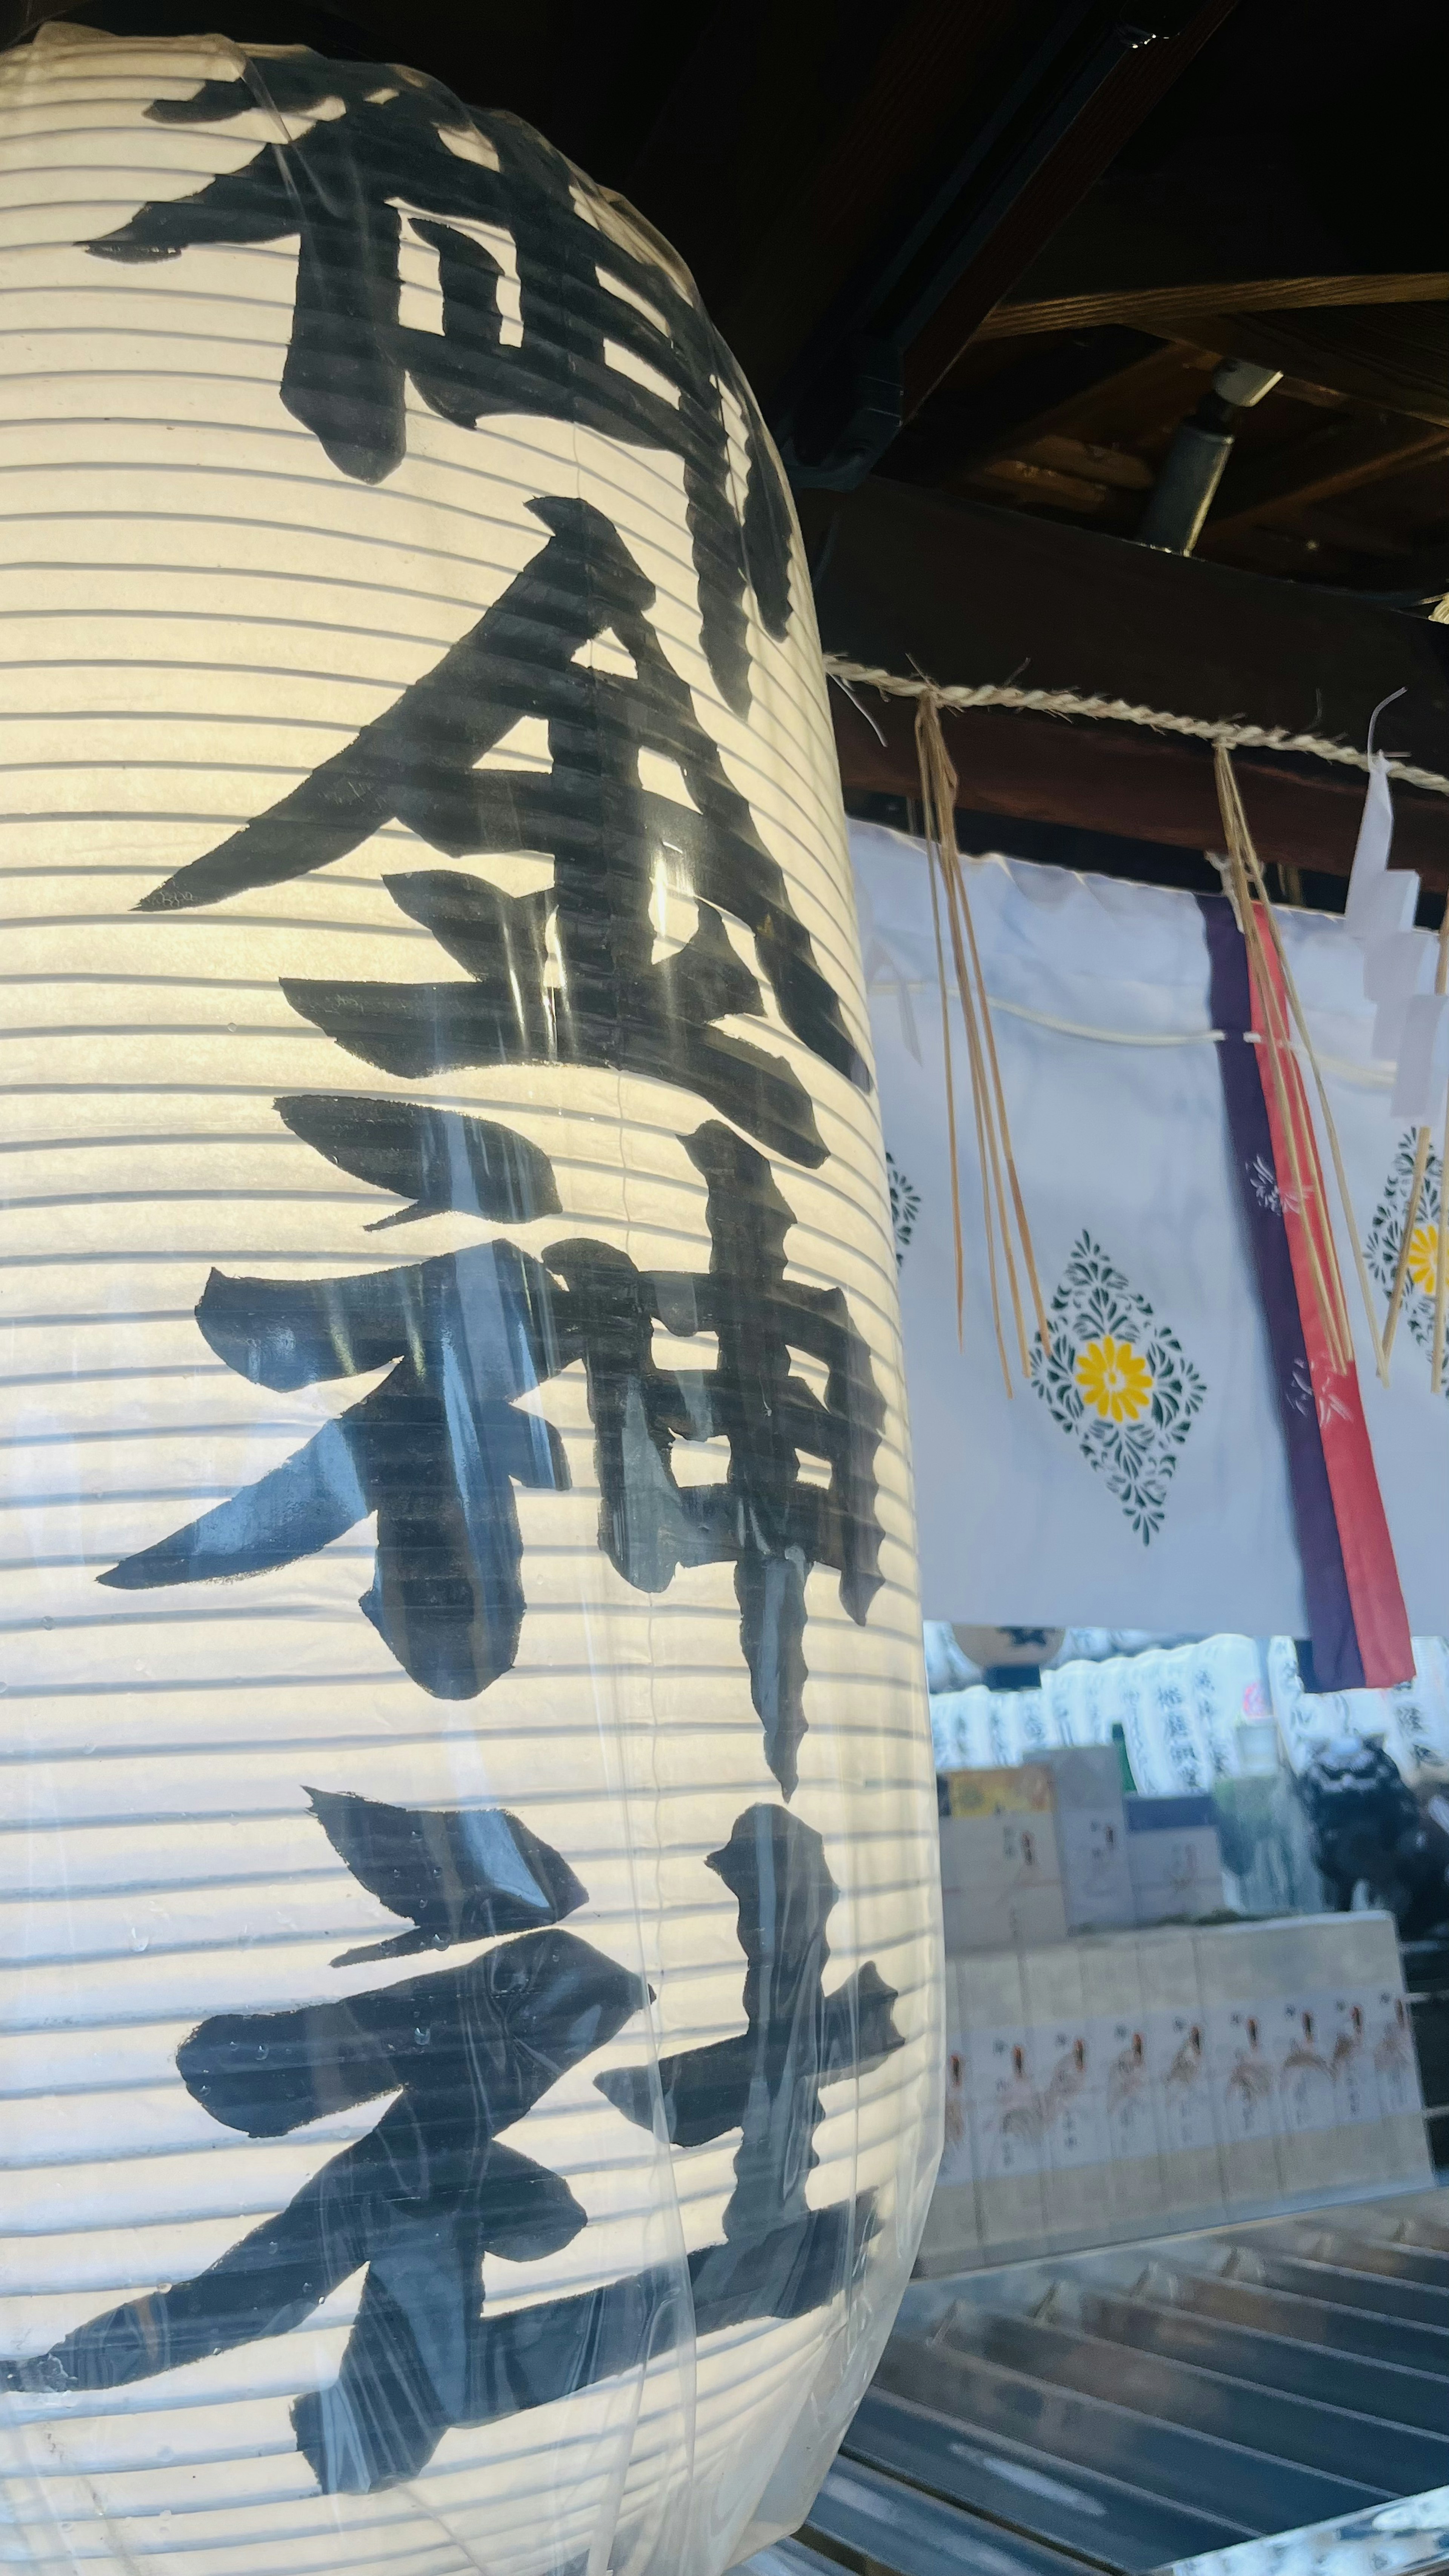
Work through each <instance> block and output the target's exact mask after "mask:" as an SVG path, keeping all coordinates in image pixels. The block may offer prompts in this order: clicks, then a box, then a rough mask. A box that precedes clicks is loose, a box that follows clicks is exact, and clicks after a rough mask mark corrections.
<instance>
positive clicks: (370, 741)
mask: <svg viewBox="0 0 1449 2576" xmlns="http://www.w3.org/2000/svg"><path fill="white" fill-rule="evenodd" d="M530 506H531V508H532V509H533V511H534V514H535V516H536V517H538V518H539V519H540V520H541V521H542V522H543V523H544V525H545V526H546V527H547V528H548V529H549V530H550V531H551V536H550V542H549V543H548V544H547V545H545V546H544V547H543V548H542V549H541V551H540V552H539V553H538V554H537V555H535V556H534V558H533V560H532V561H531V562H530V563H529V564H528V565H527V566H526V567H525V568H524V570H523V571H522V572H521V573H520V574H519V575H518V576H517V578H516V579H515V580H514V581H513V582H511V583H510V585H509V587H508V589H507V590H506V591H505V592H504V593H503V595H502V597H501V598H500V599H499V600H497V601H496V602H495V604H494V606H493V607H492V608H490V609H489V610H487V612H486V613H485V614H484V616H483V617H481V618H480V619H479V621H478V623H477V625H476V626H474V627H473V628H472V630H471V631H470V633H468V634H467V635H465V636H464V637H463V638H462V640H461V641H460V642H459V643H457V644H455V645H454V646H453V647H452V649H451V651H449V652H448V653H446V654H445V655H444V656H443V659H442V660H441V661H440V662H439V663H438V664H437V665H436V666H435V668H434V669H433V670H431V671H429V672H427V673H426V674H425V675H424V677H423V678H422V679H420V680H416V681H414V683H413V684H412V686H411V687H410V688H407V689H405V690H404V691H403V693H402V695H401V696H400V697H399V698H398V699H397V701H396V703H395V704H394V705H393V706H391V707H390V708H389V709H388V710H387V712H386V713H385V714H384V715H381V716H379V717H378V718H377V719H376V721H375V722H374V723H373V724H371V725H369V726H368V727H367V728H366V730H365V731H364V732H362V733H360V734H359V735H357V737H356V738H355V740H354V741H352V742H350V743H349V744H348V745H347V746H346V747H345V749H343V750H342V751H339V752H337V753H336V754H334V756H333V757H332V758H331V759H330V760H327V761H324V762H323V763H322V764H321V766H320V767H319V768H318V769H316V770H314V771H313V772H312V774H311V776H310V777H309V778H307V779H305V780H304V781H303V783H302V784H301V786H300V787H297V788H294V789H293V790H292V791H291V792H290V793H289V794H288V795H286V796H284V797H282V798H281V799H280V801H279V802H278V803H277V804H275V805H273V806H271V807H269V808H268V810H267V811H266V812H265V813H263V814H259V815H257V816H256V817H255V818H254V820H253V821H251V822H250V823H247V824H246V825H244V827H243V828H242V830H241V831H239V832H236V833H233V834H232V835H231V837H230V838H229V839H228V840H226V841H223V842H222V843H221V844H220V845H219V846H218V847H217V848H216V849H214V850H211V851H209V852H208V853H207V854H206V855H205V856H204V857H203V858H199V859H196V860H194V861H192V863H191V864H190V865H189V866H187V867H184V868H181V869H179V870H178V871H177V873H176V874H175V875H174V876H172V877H169V878H168V879H167V880H166V882H165V883H164V884H163V885H161V886H158V887H157V888H156V889H155V891H154V892H153V893H151V894H149V895H147V896H146V897H145V898H144V901H143V903H142V906H141V909H142V910H143V911H178V910H189V909H191V908H192V907H194V906H197V905H201V904H210V903H217V902H220V901H222V900H223V899H224V898H225V897H227V896H229V895H235V894H239V893H242V892H245V891H247V890H249V889H251V888H254V887H258V886H267V885H277V884H281V883H283V882H284V881H286V880H287V879H289V878H293V877H298V876H303V875H306V874H308V873H309V872H310V871H312V870H313V869H316V868H321V867H325V866H326V865H327V864H328V863H329V862H330V861H332V860H335V859H338V858H340V857H342V856H343V855H344V854H345V853H347V852H348V851H350V850H354V849H356V848H357V847H358V845H359V844H360V843H361V842H363V841H365V840H366V839H367V838H368V837H369V836H370V835H371V834H372V833H374V832H377V831H379V830H380V829H381V828H382V827H383V826H384V825H385V824H387V823H390V822H394V821H401V822H403V823H405V824H406V825H407V826H408V827H409V828H410V829H411V830H412V831H414V832H415V833H416V834H417V835H418V837H419V839H420V840H423V841H426V842H427V843H428V844H429V846H430V847H431V848H433V849H436V850H440V851H443V852H445V853H446V854H447V855H448V856H449V857H451V858H458V857H462V856H464V855H468V854H478V853H483V852H493V853H499V852H508V851H515V850H536V851H545V852H548V853H550V854H551V855H552V858H553V863H554V881H553V884H552V886H551V887H549V888H546V889H544V890H543V891H541V892H539V893H536V894H527V895H513V896H508V895H503V894H500V893H499V892H498V890H497V888H496V887H494V886H493V885H491V884H489V883H488V882H487V881H486V880H485V879H483V878H480V877H474V876H467V875H464V874H462V873H460V872H457V871H454V870H450V869H429V870H423V871H415V872H409V873H407V874H405V875H398V876H389V877H387V878H386V879H385V883H386V885H387V889H388V892H389V893H390V894H391V895H392V897H393V899H394V901H395V902H396V903H397V904H398V905H399V906H400V907H401V909H402V910H403V911H404V912H405V913H406V914H407V915H408V916H409V918H410V919H412V920H414V921H417V922H420V923H421V924H423V926H424V927H425V928H427V929H428V930H429V931H430V932H431V933H432V934H433V936H434V937H435V938H436V939H437V940H438V941H439V943H440V944H441V946H442V947H444V948H445V949H446V950H447V952H448V954H449V956H450V957H452V958H454V959H456V961H457V962H458V963H459V964H460V965H462V966H463V967H465V968H466V969H467V975H468V980H467V981H466V982H460V981H458V980H456V979H454V980H452V981H448V982H442V983H411V984H387V983H380V982H369V983H358V984H350V983H339V982H326V983H323V982H318V981H305V982H304V981H296V980H284V982H283V987H282V989H283V991H284V992H285V994H286V996H287V999H288V1000H289V1002H291V1004H292V1005H293V1007H294V1008H295V1009H296V1010H298V1011H299V1012H301V1013H302V1015H303V1016H304V1017H305V1018H307V1019H309V1020H311V1021H312V1022H313V1023H314V1024H315V1026H317V1027H318V1028H320V1029H323V1030H325V1032H326V1034H327V1035H328V1036H329V1037H331V1038H333V1039H335V1040H336V1041H337V1043H338V1044H339V1045H340V1046H342V1047H344V1048H345V1049H346V1050H347V1052H348V1053H349V1054H351V1055H354V1056H357V1057H359V1058H360V1059H361V1060H362V1061H363V1062H364V1063H366V1064H370V1065H374V1066H376V1067H378V1068H379V1069H380V1070H382V1071H384V1072H388V1073H392V1074H396V1075H400V1076H403V1077H405V1078H406V1079H409V1080H417V1079H419V1078H421V1077H422V1076H424V1075H427V1074H433V1073H440V1072H449V1071H455V1070H457V1069H458V1068H459V1067H461V1066H465V1065H489V1064H521V1063H528V1064H547V1063H557V1064H575V1065H593V1066H602V1067H605V1068H607V1069H609V1070H611V1071H618V1072H627V1073H635V1074H640V1075H644V1076H647V1077H653V1078H656V1079H659V1080H662V1081H668V1082H675V1083H678V1084H681V1085H683V1086H685V1087H686V1088H688V1089H690V1090H693V1091H695V1092H697V1093H698V1094H699V1095H700V1097H701V1098H702V1099H704V1100H707V1101H708V1102H709V1104H710V1106H711V1107H712V1108H714V1109H718V1110H719V1111H720V1112H721V1113H722V1114H723V1115H724V1116H726V1117H729V1118H734V1119H736V1120H737V1121H738V1122H739V1124H740V1125H742V1126H744V1127H746V1128H747V1129H749V1130H750V1132H751V1133H752V1134H754V1135H756V1136H758V1137H759V1138H760V1140H761V1142H762V1143H763V1144H765V1145H766V1146H767V1147H768V1148H770V1149H771V1150H773V1151H777V1152H780V1153H784V1154H788V1155H790V1156H791V1157H792V1158H793V1159H795V1160H796V1161H799V1162H803V1163H810V1164H816V1163H819V1162H821V1161H822V1160H823V1159H824V1154H825V1147H824V1145H823V1143H822V1142H821V1139H820V1134H819V1130H818V1128H817V1126H816V1123H815V1116H814V1112H813V1109H812V1108H811V1104H810V1098H809V1094H808V1093H807V1092H806V1090H805V1088H804V1086H803V1084H802V1083H801V1082H800V1080H799V1078H798V1076H797V1075H796V1074H795V1072H794V1071H793V1069H792V1068H791V1066H790V1065H789V1064H788V1063H787V1062H786V1061H785V1060H784V1059H783V1058H782V1057H780V1056H777V1055H771V1054H768V1053H766V1052H765V1050H764V1049H762V1048H759V1047H756V1046H753V1045H751V1044H749V1043H748V1042H747V1041H746V1040H745V1039H743V1038H740V1037H736V1036H734V1035H733V1034H731V1033H728V1032H726V1031H723V1030H721V1029H719V1028H718V1027H717V1026H716V1025H715V1024H716V1022H718V1021H719V1020H720V1019H722V1018H724V1017H726V1016H727V1015H728V1014H730V1013H747V1014H756V1015H758V1014H759V1012H760V1010H761V994H760V987H759V985H758V983H757V981H756V979H755V977H754V975H753V974H752V973H751V971H750V969H749V968H748V967H747V966H746V965H745V964H744V962H743V961H742V960H741V959H740V958H739V957H738V956H737V955H736V954H735V951H734V949H733V947H732V946H731V944H730V941H729V939H728V937H727V935H726V932H725V929H724V924H723V921H722V919H721V915H722V914H723V913H730V914H732V915H733V916H734V917H735V919H736V920H738V921H739V922H741V923H742V924H743V926H744V927H745V929H746V930H748V931H749V932H750V933H751V934H752V936H753V941H754V949H755V955H756V957H757V959H758V961H759V964H760V967H761V969H762V971H763V973H764V975H765V977H766V979H767V980H768V982H769V985H770V987H771V990H772V992H773V994H774V997H775V1000H776V1002H777V1004H778V1006H779V1010H780V1013H781V1016H782V1018H783V1019H784V1021H785V1024H786V1026H787V1027H788V1028H789V1029H790V1030H791V1031H792V1032H793V1034H794V1035H795V1036H796V1037H797V1038H799V1039H800V1041H801V1043H802V1044H803V1045H805V1046H806V1047H808V1048H809V1049H810V1050H811V1052H812V1053H813V1054H815V1055H817V1056H818V1057H820V1058H821V1060H822V1061H823V1062H825V1063H826V1064H829V1065H831V1066H832V1067H833V1068H834V1069H835V1070H836V1071H837V1072H840V1073H842V1074H844V1075H845V1076H846V1078H847V1079H848V1080H849V1081H851V1082H852V1083H854V1084H856V1085H857V1086H859V1087H860V1088H861V1089H868V1088H869V1083H870V1077H869V1074H868V1073H867V1071H866V1067H865V1064H864V1061H863V1059H862V1058H861V1056H860V1054H859V1051H858V1050H857V1048H856V1047H855V1045H854V1043H853V1041H852V1040H851V1038H850V1037H849V1035H848V1033H847V1031H846V1028H845V1025H844V1021H843V1019H842V1016H841V1010H840V1004H839V1001H838V999H837V997H836V995H835V993H834V992H833V991H832V989H831V987H830V985H829V984H828V983H827V981H826V979H825V977H824V976H823V975H822V974H821V972H820V969H819V966H818V965H817V963H816V960H815V954H814V950H813V947H812V944H811V941H810V937H809V934H808V933H807V932H806V931H805V930H804V929H803V928H802V926H801V924H800V922H799V920H798V919H797V917H796V915H795V912H794V909H793V907H792V905H791V903H790V899H789V895H788V892H787V889H786V885H785V880H784V876H783V873H782V871H781V869H780V867H779V865H778V864H777V862H776V861H775V860H773V859H772V858H771V857H770V855H769V853H768V851H767V850H766V849H765V847H764V844H763V842H762V841H761V840H760V837H759V834H758V832H757V830H756V828H755V824H754V820H753V817H752V816H751V813H750V809H749V806H748V804H747V802H746V800H745V798H744V797H743V796H742V795H741V794H740V793H739V790H738V789H737V788H736V787H734V786H733V785H732V784H731V782H730V780H729V779H728V777H727V776H726V774H725V770H724V766H723V763H722V761H721V759H720V756H719V753H718V751H717V749H716V748H715V745H714V744H713V742H712V741H711V740H710V737H709V735H708V734H707V733H706V732H705V731H704V728H703V727H702V726H701V724H700V723H699V720H698V718H697V716H696V715H695V712H694V707H693V702H692V700H691V697H690V693H689V690H688V688H687V687H686V686H685V684H684V682H683V681H682V680H681V679H680V678H679V677H678V675H677V673H676V672H675V670H674V668H673V666H672V664H671V663H670V662H669V660H668V657H667V656H666V654H665V653H664V651H663V649H662V647H661V646H660V644H659V641H658V638H657V637H656V635H655V633H654V629H653V627H652V626H651V624H650V622H649V616H648V611H649V609H650V608H651V607H652V605H653V601H654V591H653V587H652V585H651V584H650V583H649V582H648V581H646V580H645V578H644V576H643V574H642V573H641V572H640V571H639V569H638V567H637V565H636V564H635V562H634V560H633V557H632V556H631V555H630V554H629V552H628V549H627V548H626V547H625V546H624V545H623V544H622V542H621V540H620V538H619V536H618V534H617V532H616V531H615V529H614V528H613V527H612V526H611V524H610V522H609V521H608V520H607V519H605V518H604V517H603V516H602V514H601V513H600V512H599V511H597V510H595V509H593V508H592V507H591V506H590V505H589V504H588V503H586V502H581V501H536V502H534V503H532V504H531V505H530ZM606 635H612V636H613V637H614V638H616V639H617V642H618V644H619V645H620V646H622V647H623V649H624V650H625V651H626V652H627V654H628V656H629V657H630V662H631V664H632V668H631V669H629V670H627V671H625V672H621V671H618V670H609V669H603V668H598V667H594V666H592V665H591V664H584V663H581V661H580V659H579V657H580V656H581V655H583V654H584V653H585V652H586V650H587V649H588V648H590V647H592V646H593V645H595V644H597V643H598V642H599V640H600V639H601V638H602V637H604V636H606ZM525 715H531V716H540V715H541V716H543V717H544V718H545V720H546V722H547V726H548V740H549V751H550V768H549V770H548V772H547V774H543V775H540V774H539V773H538V772H537V771H536V770H531V769H522V768H520V769H510V768H491V767H490V768H487V769H479V768H478V767H477V766H476V764H477V763H478V761H479V760H480V759H481V758H482V756H483V755H484V754H485V753H487V752H490V751H492V750H494V749H495V747H496V746H497V745H498V744H500V743H501V742H502V741H503V738H504V737H505V735H506V734H507V733H508V732H509V731H510V730H511V729H512V727H513V726H514V725H515V724H516V723H517V721H518V719H519V718H520V717H521V716H525ZM644 753H655V754H657V755H659V756H661V757H662V758H664V759H666V760H668V761H670V762H671V763H672V764H673V765H674V767H675V768H676V769H677V771H678V773H679V775H680V776H681V778H682V780H683V783H684V786H685V788H686V790H687V792H688V795H689V798H690V799H691V800H692V802H691V803H689V804H683V803H679V802H676V801H675V799H674V798H673V797H670V796H666V795H663V794H661V793H659V792H657V790H655V789H653V788H651V787H649V786H646V784H645V783H644V780H643V778H642V776H641V772H640V759H641V755H642V754H644ZM661 876H664V877H672V878H673V880H674V881H675V882H676V883H677V884H679V885H680V886H681V887H683V888H685V889H687V891H688V892H689V893H690V894H691V895H692V896H693V897H694V898H695V900H696V901H697V904H698V910H699V926H698V929H697V931H696V932H695V935H694V937H693V938H692V939H691V940H690V941H689V942H688V943H687V945H686V946H684V947H683V948H682V949H679V950H678V951H676V952H675V953H674V954H673V955H672V956H668V957H665V958H661V959H659V960H657V961H656V960H655V957H654V949H655V945H656V929H655V919H654V914H653V911H652V909H651V907H652V905H653V903H654V901H655V897H656V892H657V888H658V885H659V883H660V880H661Z"/></svg>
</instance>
